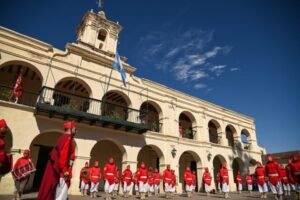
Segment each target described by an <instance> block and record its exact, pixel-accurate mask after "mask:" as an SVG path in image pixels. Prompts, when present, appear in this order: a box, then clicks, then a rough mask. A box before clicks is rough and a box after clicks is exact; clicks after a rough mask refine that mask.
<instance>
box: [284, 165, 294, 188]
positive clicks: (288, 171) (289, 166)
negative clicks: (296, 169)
mask: <svg viewBox="0 0 300 200" xmlns="http://www.w3.org/2000/svg"><path fill="white" fill-rule="evenodd" d="M285 170H286V174H287V177H288V179H289V182H290V183H291V184H295V181H294V179H293V175H292V165H291V164H288V165H287V166H286V167H285Z"/></svg>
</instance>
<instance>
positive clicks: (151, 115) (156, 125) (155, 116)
mask: <svg viewBox="0 0 300 200" xmlns="http://www.w3.org/2000/svg"><path fill="white" fill-rule="evenodd" d="M139 118H140V120H141V122H142V123H143V124H148V126H149V128H150V130H151V131H154V132H160V130H161V128H162V127H161V123H160V119H162V118H163V117H162V109H161V108H160V106H159V105H158V104H157V103H155V102H153V101H145V102H143V103H142V105H141V107H140V116H139Z"/></svg>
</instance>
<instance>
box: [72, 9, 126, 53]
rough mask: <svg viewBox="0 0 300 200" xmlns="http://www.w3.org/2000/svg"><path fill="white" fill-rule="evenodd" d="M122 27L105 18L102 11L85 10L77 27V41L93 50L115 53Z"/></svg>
mask: <svg viewBox="0 0 300 200" xmlns="http://www.w3.org/2000/svg"><path fill="white" fill-rule="evenodd" d="M121 31H122V27H121V26H120V25H119V23H118V22H117V23H116V22H113V21H110V20H108V19H107V18H106V16H105V13H104V12H103V11H99V12H98V13H94V12H93V11H92V10H91V11H89V12H87V13H86V14H85V15H84V17H83V19H82V21H81V23H80V25H79V26H78V28H77V43H78V44H79V45H83V46H86V47H89V48H91V49H93V50H100V52H101V51H104V52H106V53H109V54H115V53H116V49H117V44H118V38H119V33H120V32H121Z"/></svg>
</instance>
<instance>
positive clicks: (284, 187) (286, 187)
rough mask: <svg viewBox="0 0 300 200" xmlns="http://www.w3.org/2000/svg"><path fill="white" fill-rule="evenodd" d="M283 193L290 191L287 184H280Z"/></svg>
mask: <svg viewBox="0 0 300 200" xmlns="http://www.w3.org/2000/svg"><path fill="white" fill-rule="evenodd" d="M282 187H283V191H286V192H287V191H291V187H290V185H289V184H284V183H282Z"/></svg>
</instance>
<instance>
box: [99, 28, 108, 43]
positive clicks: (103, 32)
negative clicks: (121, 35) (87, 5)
mask: <svg viewBox="0 0 300 200" xmlns="http://www.w3.org/2000/svg"><path fill="white" fill-rule="evenodd" d="M106 35H107V32H106V30H104V29H101V30H100V31H99V33H98V40H101V41H105V39H106Z"/></svg>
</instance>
